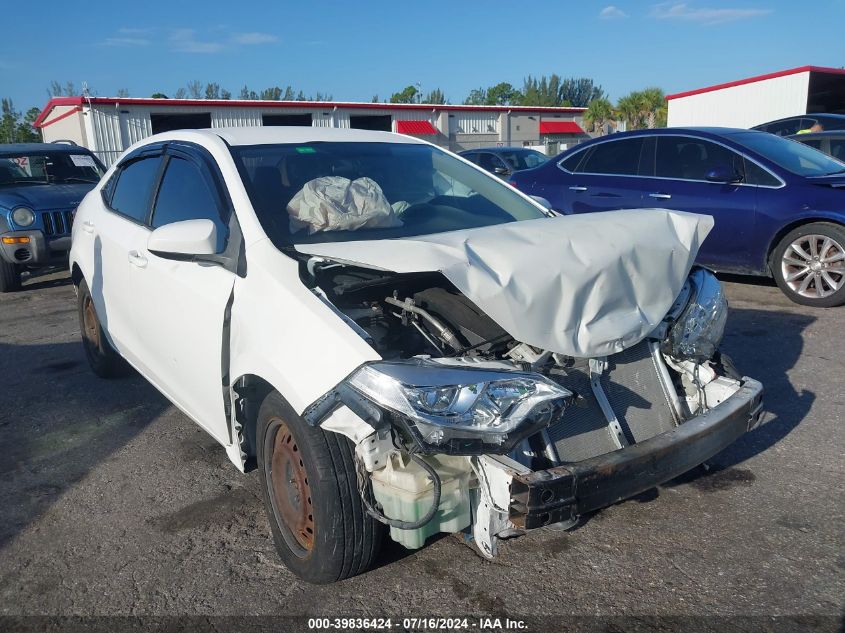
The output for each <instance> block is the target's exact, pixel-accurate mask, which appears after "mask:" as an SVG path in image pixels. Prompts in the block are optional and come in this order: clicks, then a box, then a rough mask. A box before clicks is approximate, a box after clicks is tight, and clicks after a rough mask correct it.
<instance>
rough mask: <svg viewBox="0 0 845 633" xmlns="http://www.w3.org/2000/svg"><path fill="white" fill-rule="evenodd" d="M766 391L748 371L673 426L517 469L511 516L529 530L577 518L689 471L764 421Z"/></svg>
mask: <svg viewBox="0 0 845 633" xmlns="http://www.w3.org/2000/svg"><path fill="white" fill-rule="evenodd" d="M762 393H763V386H762V385H761V384H760V383H759V382H757V381H756V380H753V379H751V378H747V377H746V378H743V379H742V381H741V386H740V388H739V390H738V391H737V392H736V393H735V394H733V395H732V396H731V397H730V398H728V399H726V400H725V401H724V402H722V403H721V404H718V405H716V406H715V407H713V408H712V409H709V410H708V411H707V412H705V413H703V414H701V415H698V416H696V417H695V418H693V419H691V420H689V421H687V422H685V423H683V424H681V425H679V426H677V427H676V428H674V429H672V430H671V431H668V432H665V433H661V434H660V435H656V436H654V437H652V438H650V439H648V440H644V441H642V442H640V443H638V444H634V445H631V446H627V447H625V448H623V449H620V450H617V451H614V452H612V453H607V454H605V455H599V456H597V457H593V458H590V459H586V460H583V461H580V462H573V463H568V464H564V465H561V466H557V467H555V468H550V469H548V470H542V471H536V472H531V473H519V474H514V475H513V479H512V482H511V503H510V516H509V519H510V522H511V523H512V524H513V525H514V526H515V527H516V528H518V529H526V530H527V529H532V528H538V527H542V526H545V525H551V524H555V523H567V522H572V521H574V520H575V519H577V517H578V516H580V515H582V514H586V513H588V512H591V511H593V510H598V509H600V508H604V507H606V506H609V505H612V504H614V503H616V502H618V501H622V500H623V499H627V498H629V497H632V496H634V495H637V494H639V493H641V492H644V491H646V490H648V489H650V488H653V487H654V486H657V485H659V484H662V483H664V482H666V481H669V480H670V479H673V478H674V477H677V476H679V475H681V474H683V473H685V472H687V471H688V470H690V469H692V468H694V467H696V466H698V465H700V464H702V463H704V462H705V461H707V460H708V459H710V458H711V457H713V456H714V455H716V454H717V453H719V452H720V451H722V450H723V449H725V448H727V447H728V446H729V445H730V444H732V443H733V442H734V441H736V440H737V439H738V438H739V437H740V436H741V435H743V434H744V433H746V432H747V431H750V430H751V429H753V428H754V427H756V426H757V425H758V424H759V421H760V413H761V410H762Z"/></svg>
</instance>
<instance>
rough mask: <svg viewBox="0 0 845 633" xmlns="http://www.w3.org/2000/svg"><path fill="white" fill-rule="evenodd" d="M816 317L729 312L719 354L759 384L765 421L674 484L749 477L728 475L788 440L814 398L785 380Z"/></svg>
mask: <svg viewBox="0 0 845 633" xmlns="http://www.w3.org/2000/svg"><path fill="white" fill-rule="evenodd" d="M815 320H816V318H815V317H813V316H809V315H803V314H796V313H791V312H776V311H770V310H756V309H744V308H732V309H731V315H730V319H729V321H728V328H727V330H726V332H725V338H724V341H723V343H722V350H723V351H724V352H725V353H726V354H728V356H730V357H731V359H732V360H733V361H734V364H735V365H736V367H737V369H738V370H739V373H741V374H743V375H746V376H750V377H752V378H756V379H757V380H759V381H760V382H761V383H763V389H764V391H763V410H764V415H763V422H762V424H760V426H758V427H757V428H756V429H754V430H752V431H750V432H748V433H746V434H745V435H743V436H742V437H741V438H740V439H739V440H737V441H736V442H735V443H734V444H732V445H731V446H729V447H728V448H727V449H725V450H724V451H722V452H721V453H719V454H718V455H716V456H715V457H714V458H713V459H711V460H710V461H709V462H708V463H709V466H710V470H709V472H708V471H707V470H705V469H698V470H695V471H691V472H690V473H687V474H686V475H683V476H681V477H680V478H678V479H677V480H675V482H676V483H687V482H690V481H695V480H698V479H700V478H701V477H714V478H717V479H719V478H721V479H729V478H731V477H733V478H738V477H739V478H741V477H742V476H745V477H746V478H747V477H748V476H749V475H748V474H745V475H741V474H740V473H737V472H736V471H732V472H731V473H730V474H729V475H726V474H725V472H727V471H730V470H731V469H734V468H735V467H736V466H738V465H739V464H742V463H743V462H745V461H747V460H748V459H750V458H751V457H754V456H755V455H758V454H759V453H762V452H764V451H766V450H769V449H770V448H771V447H773V446H774V445H775V444H777V443H778V442H780V441H781V440H783V439H784V438H785V437H786V436H787V435H789V434H790V433H791V432H792V430H793V429H795V427H797V426H798V425H799V424H800V423H801V422H802V421H803V420H804V419H805V418H806V416H807V413H808V412H809V411H810V408H811V407H812V406H813V402H815V400H816V394H815V393H814V392H813V391H810V390H809V389H797V388H796V387H795V386H794V385H793V384H792V381H791V380H790V378H789V373H788V372H789V370H790V369H792V368H793V367H794V366H795V364H796V363H797V362H798V360H799V358H800V357H801V352H802V351H803V349H804V339H803V336H802V333H803V331H804V330H805V329H806V328H807V327H808V326H809V325H810V324H811V323H813V322H814V321H815Z"/></svg>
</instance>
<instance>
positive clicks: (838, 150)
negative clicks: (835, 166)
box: [830, 138, 845, 162]
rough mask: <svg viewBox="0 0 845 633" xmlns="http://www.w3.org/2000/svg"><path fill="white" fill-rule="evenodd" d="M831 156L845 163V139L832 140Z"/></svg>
mask: <svg viewBox="0 0 845 633" xmlns="http://www.w3.org/2000/svg"><path fill="white" fill-rule="evenodd" d="M830 155H831V156H833V157H834V158H838V159H839V160H841V161H843V162H845V138H832V139H830Z"/></svg>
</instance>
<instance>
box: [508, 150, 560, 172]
mask: <svg viewBox="0 0 845 633" xmlns="http://www.w3.org/2000/svg"><path fill="white" fill-rule="evenodd" d="M499 156H501V157H502V158H504V159H505V160H506V161H507V162H508V164H510V166H511V167H512V168H513V169H515V170H517V171H518V170H520V169H532V168H534V167H539V166H540V165H542V164H543V163H545V162H546V161H547V160H549V158H548V157H547V156H546V155H545V154H541V153H540V152H538V151H537V150H533V149H518V150H514V151H512V152H500V153H499Z"/></svg>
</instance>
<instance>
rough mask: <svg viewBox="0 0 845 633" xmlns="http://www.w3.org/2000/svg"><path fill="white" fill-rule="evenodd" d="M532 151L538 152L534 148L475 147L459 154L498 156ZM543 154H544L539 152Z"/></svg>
mask: <svg viewBox="0 0 845 633" xmlns="http://www.w3.org/2000/svg"><path fill="white" fill-rule="evenodd" d="M526 150H527V151H531V152H536V151H537V150H536V149H534V148H533V147H473V148H472V149H465V150H462V151H460V152H458V154H467V153H469V152H490V153H492V154H498V153H502V152H521V151H526ZM539 153H541V154H542V152H539Z"/></svg>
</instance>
